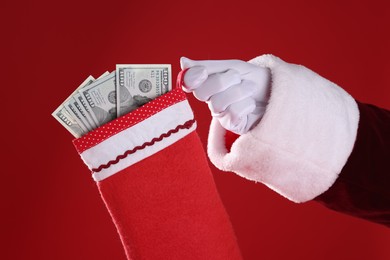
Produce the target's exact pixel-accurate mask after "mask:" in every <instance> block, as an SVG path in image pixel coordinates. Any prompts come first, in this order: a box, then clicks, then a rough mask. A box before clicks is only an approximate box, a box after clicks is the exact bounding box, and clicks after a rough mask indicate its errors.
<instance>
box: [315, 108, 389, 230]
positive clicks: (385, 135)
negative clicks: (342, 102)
mask: <svg viewBox="0 0 390 260" xmlns="http://www.w3.org/2000/svg"><path fill="white" fill-rule="evenodd" d="M357 103H358V106H359V112H360V121H359V128H358V133H357V138H356V142H355V145H354V148H353V151H352V153H351V155H350V157H349V159H348V161H347V163H346V164H345V166H344V168H343V170H342V172H341V173H340V175H339V177H338V178H337V180H336V182H335V183H334V184H333V186H332V187H331V188H330V189H329V190H328V191H326V192H325V193H323V194H321V195H320V196H318V197H317V198H316V199H315V200H317V201H319V202H321V203H323V204H324V205H325V206H327V207H329V208H331V209H333V210H336V211H340V212H343V213H346V214H349V215H352V216H356V217H359V218H364V219H367V220H370V221H373V222H376V223H380V224H383V225H386V226H388V227H390V111H387V110H385V109H381V108H378V107H375V106H373V105H368V104H363V103H359V102H357Z"/></svg>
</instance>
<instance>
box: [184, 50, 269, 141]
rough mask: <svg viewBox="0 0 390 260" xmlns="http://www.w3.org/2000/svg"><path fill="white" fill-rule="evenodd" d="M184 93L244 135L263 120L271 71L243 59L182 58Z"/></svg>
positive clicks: (227, 127) (220, 120)
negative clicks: (201, 102) (193, 97)
mask: <svg viewBox="0 0 390 260" xmlns="http://www.w3.org/2000/svg"><path fill="white" fill-rule="evenodd" d="M180 64H181V68H182V70H185V69H188V70H187V71H186V72H185V74H184V86H182V88H183V90H184V91H185V92H187V93H190V92H193V94H194V96H195V97H196V98H197V99H199V100H200V101H203V102H206V103H207V104H208V106H209V109H210V111H211V115H212V116H213V117H215V118H217V119H218V121H219V122H220V124H221V125H222V126H223V127H224V128H225V129H227V130H229V131H232V132H234V133H236V134H239V135H241V134H244V133H246V132H248V131H249V130H250V129H252V128H253V127H254V126H255V125H257V123H258V122H259V121H260V119H261V118H262V116H263V114H264V112H265V108H266V105H267V102H268V99H269V92H270V81H271V73H270V71H269V69H267V68H262V67H258V66H256V65H253V64H250V63H247V62H244V61H241V60H202V61H195V60H190V59H188V58H185V57H182V58H181V59H180Z"/></svg>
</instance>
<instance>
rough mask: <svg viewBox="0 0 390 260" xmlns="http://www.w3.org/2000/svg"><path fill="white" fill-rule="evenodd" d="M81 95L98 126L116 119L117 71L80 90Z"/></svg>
mask: <svg viewBox="0 0 390 260" xmlns="http://www.w3.org/2000/svg"><path fill="white" fill-rule="evenodd" d="M79 93H80V94H81V96H82V97H83V99H85V101H86V104H87V105H88V106H89V110H90V111H89V112H90V115H91V117H92V119H93V120H94V121H95V123H96V125H97V126H101V125H103V124H105V123H107V122H109V121H111V120H113V119H115V118H116V90H115V71H113V72H111V73H110V74H108V75H107V76H104V77H102V78H99V79H98V80H96V81H94V82H93V83H91V84H90V85H88V86H85V87H84V88H82V89H79Z"/></svg>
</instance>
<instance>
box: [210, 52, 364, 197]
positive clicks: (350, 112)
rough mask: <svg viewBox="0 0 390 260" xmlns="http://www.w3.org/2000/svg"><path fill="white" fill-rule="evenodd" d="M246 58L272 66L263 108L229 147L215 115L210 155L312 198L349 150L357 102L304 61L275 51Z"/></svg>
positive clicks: (228, 167)
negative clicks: (291, 61)
mask: <svg viewBox="0 0 390 260" xmlns="http://www.w3.org/2000/svg"><path fill="white" fill-rule="evenodd" d="M249 62H250V63H252V64H255V65H258V66H262V67H266V68H269V69H270V70H271V73H272V89H271V97H270V100H269V104H268V106H267V109H266V112H265V114H264V116H263V118H262V120H261V121H260V123H259V124H258V125H257V126H256V127H255V128H254V129H252V130H251V131H249V132H248V133H246V134H244V135H242V136H240V137H239V138H238V139H237V140H236V141H235V142H234V143H233V145H232V147H231V151H230V152H228V151H227V149H226V147H225V138H224V135H225V130H224V129H223V128H222V127H221V125H220V124H219V122H218V121H217V120H216V119H213V121H212V123H211V127H210V134H209V141H208V154H209V157H210V160H211V161H212V162H213V163H214V164H215V166H216V167H218V168H219V169H221V170H224V171H233V172H235V173H237V174H238V175H240V176H242V177H244V178H247V179H249V180H253V181H259V182H262V183H264V184H265V185H267V186H268V187H270V188H271V189H273V190H275V191H276V192H278V193H280V194H281V195H283V196H285V197H286V198H288V199H290V200H292V201H295V202H304V201H308V200H311V199H313V198H315V197H316V196H318V195H320V194H321V193H323V192H325V191H326V190H327V189H329V187H330V186H332V184H333V183H334V182H335V180H336V179H337V177H338V174H339V173H340V172H341V170H342V168H343V167H344V165H345V163H346V161H347V159H348V157H349V155H350V153H351V152H352V148H353V145H354V142H355V139H356V134H357V127H358V121H359V110H358V107H357V104H356V102H355V100H354V99H353V98H352V97H351V96H350V95H349V94H348V93H347V92H345V91H344V90H343V89H341V88H340V87H338V86H337V85H336V84H334V83H332V82H330V81H328V80H327V79H325V78H323V77H321V76H319V75H318V74H316V73H315V72H313V71H311V70H309V69H307V68H305V67H303V66H300V65H295V64H289V63H286V62H284V61H282V60H281V59H279V58H277V57H275V56H273V55H263V56H260V57H257V58H255V59H253V60H251V61H249Z"/></svg>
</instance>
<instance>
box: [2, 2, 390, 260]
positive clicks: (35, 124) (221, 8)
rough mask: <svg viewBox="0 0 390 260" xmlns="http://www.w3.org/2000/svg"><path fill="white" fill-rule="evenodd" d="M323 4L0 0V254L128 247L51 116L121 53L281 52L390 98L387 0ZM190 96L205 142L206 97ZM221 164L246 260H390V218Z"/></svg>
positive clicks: (130, 57) (156, 56) (143, 56)
mask: <svg viewBox="0 0 390 260" xmlns="http://www.w3.org/2000/svg"><path fill="white" fill-rule="evenodd" d="M313 2H314V1H302V0H297V1H290V2H289V1H232V2H229V1H221V0H208V1H141V0H139V1H121V2H120V1H110V2H98V1H49V0H45V1H27V0H22V1H7V2H5V3H2V7H1V9H2V15H1V16H0V19H1V26H2V30H1V32H2V33H1V34H2V41H1V49H2V52H3V54H2V62H1V63H2V68H1V72H2V75H3V76H2V93H3V95H2V101H1V109H2V110H1V111H3V121H2V122H3V123H2V129H3V134H2V149H1V158H2V163H1V165H2V179H1V183H2V185H1V189H0V199H1V206H2V207H1V211H2V213H1V221H0V223H1V232H0V234H1V239H2V240H3V241H1V243H0V244H1V248H2V249H1V253H0V258H1V259H124V258H125V255H124V253H123V250H122V248H121V244H120V241H119V238H118V236H117V234H116V230H115V228H114V225H113V224H112V222H111V220H110V217H109V215H108V213H107V211H106V209H105V207H104V205H103V202H102V201H101V199H100V197H99V194H98V191H97V189H96V186H95V184H94V182H93V181H92V179H91V177H90V173H89V171H88V170H87V168H86V167H85V166H84V164H83V163H82V161H81V160H80V158H79V156H78V155H77V153H76V151H75V149H74V148H73V146H72V144H71V140H72V137H71V135H70V134H69V133H68V132H67V131H66V130H64V129H63V128H62V126H61V125H60V124H59V123H58V122H56V121H55V120H54V119H53V118H52V117H51V115H50V114H51V113H52V112H53V111H54V109H55V108H56V107H57V106H58V105H59V104H60V103H61V102H62V101H63V100H64V99H65V98H66V97H67V96H68V95H69V94H70V93H71V92H72V91H73V90H74V89H75V88H76V87H77V86H78V85H79V83H81V82H82V81H83V80H84V79H85V78H86V77H87V76H88V75H89V74H92V75H94V76H98V75H100V74H101V73H102V72H104V71H106V70H113V69H114V68H115V64H116V63H171V64H172V65H173V69H174V75H176V74H177V72H178V71H179V58H180V57H181V56H183V55H184V56H188V57H190V58H193V59H227V58H238V59H243V60H248V59H251V58H253V57H255V56H257V55H260V54H264V53H273V54H275V55H277V56H280V57H281V58H283V59H284V60H286V61H290V62H294V63H300V64H303V65H305V66H307V67H309V68H311V69H313V70H314V71H316V72H318V73H320V74H321V75H323V76H325V77H326V78H329V79H330V80H332V81H334V82H336V83H337V84H339V85H340V86H342V87H343V88H344V89H346V90H347V91H348V92H349V93H351V94H352V95H353V96H354V97H355V98H357V99H359V100H360V101H363V102H368V103H373V104H376V105H378V106H382V107H385V108H387V109H390V88H389V87H390V80H389V75H390V62H389V59H390V51H389V46H390V41H389V32H390V9H389V6H388V1H386V0H382V1H380V0H370V1H367V0H363V1H315V3H313ZM322 2H323V3H322ZM4 91H5V93H4ZM190 102H191V104H192V106H193V108H194V111H195V115H196V118H197V120H198V125H199V126H198V131H199V134H200V136H201V138H202V140H203V142H204V143H205V144H206V138H207V131H208V125H209V121H210V115H209V112H208V110H207V106H206V105H204V104H201V103H199V102H197V101H196V100H194V99H193V98H192V97H190ZM213 170H214V173H215V174H214V175H215V181H216V184H217V186H218V189H219V191H220V194H221V197H222V200H223V202H224V204H225V206H226V209H227V211H228V213H229V215H230V217H231V220H232V223H233V225H234V228H235V231H236V234H237V237H238V242H239V244H240V247H241V250H242V253H243V256H244V258H245V259H390V247H389V242H390V229H388V228H385V227H384V226H380V225H377V224H373V223H369V222H366V221H363V220H359V219H356V218H352V217H349V216H345V215H342V214H339V213H336V212H333V211H330V210H328V209H326V208H324V207H322V206H320V205H319V204H317V203H315V202H309V203H305V204H301V205H297V204H294V203H292V202H289V201H287V200H286V199H283V198H282V197H281V196H279V195H277V194H275V193H274V192H272V191H270V190H268V189H267V188H266V187H265V186H263V185H261V184H255V183H252V182H249V181H246V180H243V179H241V178H239V177H237V176H235V175H234V174H231V173H222V172H219V171H217V170H215V168H213ZM389 188H390V187H389ZM221 243H223V242H221Z"/></svg>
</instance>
